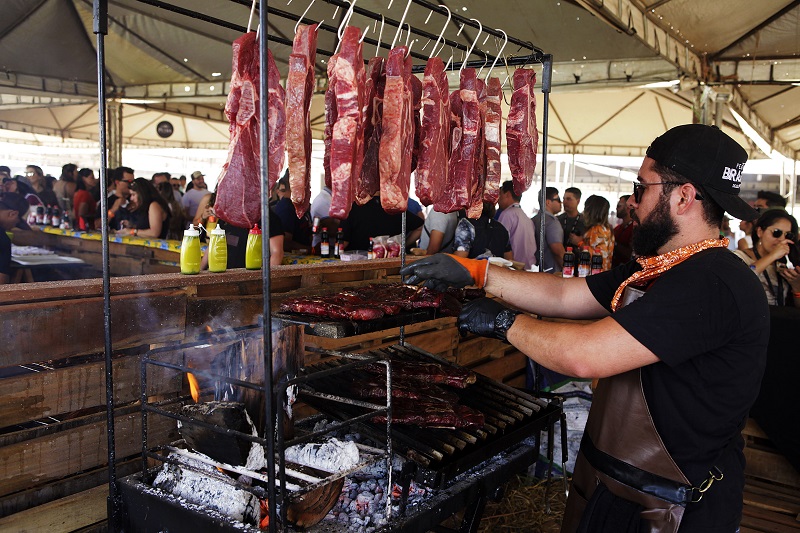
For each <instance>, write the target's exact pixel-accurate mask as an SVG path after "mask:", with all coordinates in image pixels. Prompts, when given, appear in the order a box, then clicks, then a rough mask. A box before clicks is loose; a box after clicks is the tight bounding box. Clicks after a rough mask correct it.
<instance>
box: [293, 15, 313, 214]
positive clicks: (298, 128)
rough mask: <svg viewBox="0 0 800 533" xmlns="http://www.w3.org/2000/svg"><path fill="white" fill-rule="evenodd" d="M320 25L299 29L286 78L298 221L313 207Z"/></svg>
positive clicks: (294, 201) (295, 205)
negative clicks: (312, 113)
mask: <svg viewBox="0 0 800 533" xmlns="http://www.w3.org/2000/svg"><path fill="white" fill-rule="evenodd" d="M316 30H317V25H316V24H311V25H310V26H306V25H303V24H301V25H299V26H298V29H297V33H296V34H295V37H294V43H293V45H292V53H291V55H290V56H289V74H288V76H287V78H286V95H287V97H286V117H287V124H286V132H287V138H286V141H287V142H286V146H287V149H288V153H289V186H290V188H291V198H292V203H293V204H294V208H295V211H296V212H297V217H298V218H302V217H303V215H305V214H306V211H308V208H309V206H310V205H311V198H310V196H311V122H310V121H311V117H310V111H311V96H312V95H313V93H314V66H315V63H316V57H317V31H316Z"/></svg>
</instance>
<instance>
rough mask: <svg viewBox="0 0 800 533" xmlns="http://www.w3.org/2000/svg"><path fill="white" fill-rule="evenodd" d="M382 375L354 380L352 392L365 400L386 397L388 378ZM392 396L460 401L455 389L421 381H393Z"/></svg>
mask: <svg viewBox="0 0 800 533" xmlns="http://www.w3.org/2000/svg"><path fill="white" fill-rule="evenodd" d="M381 377H382V376H381V375H378V374H376V375H375V377H373V378H369V379H363V380H358V381H355V382H353V385H352V389H351V392H352V393H353V394H354V395H355V396H357V397H358V398H362V399H364V400H379V399H382V398H383V399H385V398H386V380H385V379H381ZM392 398H408V399H412V400H425V399H428V398H431V399H434V400H438V401H441V402H446V403H449V404H456V403H458V400H459V398H458V395H457V394H456V393H454V392H453V391H449V390H445V389H443V388H442V387H439V386H437V385H434V384H431V383H425V382H421V381H397V380H394V381H392Z"/></svg>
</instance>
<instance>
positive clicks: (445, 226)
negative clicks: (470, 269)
mask: <svg viewBox="0 0 800 533" xmlns="http://www.w3.org/2000/svg"><path fill="white" fill-rule="evenodd" d="M410 208H411V204H409V209H410ZM409 212H410V211H409ZM406 222H407V221H406ZM457 224H458V213H457V212H455V211H454V212H452V213H440V212H438V211H436V210H435V209H431V212H430V213H428V216H427V217H426V218H425V224H424V225H423V226H422V234H421V235H420V237H419V247H420V248H422V249H423V250H425V251H426V253H427V254H428V255H433V254H435V253H438V252H444V253H448V254H449V253H452V252H453V249H454V247H453V244H454V242H453V239H454V237H455V234H456V225H457Z"/></svg>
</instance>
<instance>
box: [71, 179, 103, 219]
mask: <svg viewBox="0 0 800 533" xmlns="http://www.w3.org/2000/svg"><path fill="white" fill-rule="evenodd" d="M97 185H98V180H97V178H96V177H95V176H94V171H92V169H90V168H82V169H81V170H80V171H79V172H78V182H77V183H76V187H77V190H76V191H75V196H74V198H73V203H74V213H75V229H79V230H81V231H90V230H93V229H95V220H96V219H97V215H98V211H97V202H98V201H100V187H98V186H97Z"/></svg>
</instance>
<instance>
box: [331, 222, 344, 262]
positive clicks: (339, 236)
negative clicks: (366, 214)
mask: <svg viewBox="0 0 800 533" xmlns="http://www.w3.org/2000/svg"><path fill="white" fill-rule="evenodd" d="M343 248H344V232H343V231H342V228H338V229H337V230H336V248H335V249H334V252H333V256H334V257H336V258H337V259H338V258H341V256H342V252H343V251H344V250H343Z"/></svg>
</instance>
